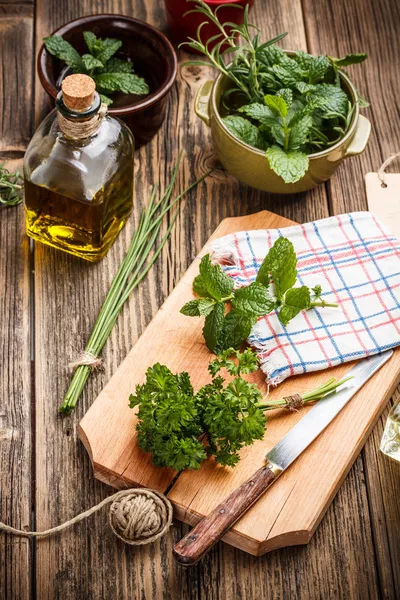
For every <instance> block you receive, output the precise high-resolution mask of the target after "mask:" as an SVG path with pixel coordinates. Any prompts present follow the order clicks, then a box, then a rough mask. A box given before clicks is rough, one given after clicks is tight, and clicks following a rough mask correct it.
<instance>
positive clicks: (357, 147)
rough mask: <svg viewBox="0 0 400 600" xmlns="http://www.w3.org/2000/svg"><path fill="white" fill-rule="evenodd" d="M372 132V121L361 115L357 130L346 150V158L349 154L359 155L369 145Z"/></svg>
mask: <svg viewBox="0 0 400 600" xmlns="http://www.w3.org/2000/svg"><path fill="white" fill-rule="evenodd" d="M370 134H371V123H370V121H368V119H366V118H365V117H363V116H362V115H360V116H359V117H358V122H357V127H356V132H355V134H354V137H353V139H352V140H351V142H350V145H349V146H348V148H347V150H346V152H345V155H344V158H348V157H349V156H357V155H358V154H361V153H362V152H364V150H365V148H366V147H367V144H368V140H369V136H370Z"/></svg>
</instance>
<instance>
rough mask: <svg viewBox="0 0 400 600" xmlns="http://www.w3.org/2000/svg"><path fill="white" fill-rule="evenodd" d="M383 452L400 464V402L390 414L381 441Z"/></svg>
mask: <svg viewBox="0 0 400 600" xmlns="http://www.w3.org/2000/svg"><path fill="white" fill-rule="evenodd" d="M381 451H382V452H383V453H384V454H386V455H387V456H390V458H393V459H394V460H397V461H399V462H400V402H398V403H397V404H395V406H393V408H392V410H391V411H390V413H389V416H388V419H387V422H386V427H385V431H384V432H383V437H382V441H381Z"/></svg>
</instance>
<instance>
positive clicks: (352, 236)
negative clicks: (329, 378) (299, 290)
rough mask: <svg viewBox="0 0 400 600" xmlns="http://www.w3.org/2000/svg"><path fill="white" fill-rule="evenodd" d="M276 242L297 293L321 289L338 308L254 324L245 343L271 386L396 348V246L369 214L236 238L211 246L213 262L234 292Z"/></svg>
mask: <svg viewBox="0 0 400 600" xmlns="http://www.w3.org/2000/svg"><path fill="white" fill-rule="evenodd" d="M280 236H285V237H287V238H288V239H289V240H291V241H292V243H293V245H294V248H295V250H296V253H297V257H298V265H297V268H298V283H299V285H308V286H309V287H310V288H312V287H314V286H315V285H317V284H320V285H321V286H322V290H323V294H322V298H323V299H324V300H326V301H327V302H336V303H338V304H339V308H326V307H325V308H314V309H312V310H308V311H303V312H302V313H300V314H299V315H297V316H296V317H295V318H294V319H293V320H292V321H290V323H289V324H288V325H287V327H284V326H283V325H282V323H281V322H280V321H279V319H278V317H277V315H276V314H275V313H271V314H270V315H268V316H266V317H262V318H261V319H260V320H259V321H258V323H257V324H256V325H255V327H254V328H253V331H252V332H251V336H250V338H249V342H250V344H251V345H252V346H253V347H254V348H255V349H256V350H257V352H258V355H259V359H260V363H261V368H262V369H263V371H264V372H265V373H266V375H267V377H268V381H269V382H270V383H272V384H277V383H279V382H280V381H282V380H283V379H286V377H289V376H291V375H296V374H299V373H307V372H309V371H317V370H320V369H327V368H328V367H332V366H334V365H337V364H339V363H343V362H346V361H350V360H354V359H357V358H362V357H364V356H368V355H370V354H376V353H378V352H382V351H383V350H386V349H388V348H393V347H394V346H397V345H399V344H400V304H399V303H400V244H399V242H398V241H397V240H396V238H394V237H393V236H392V235H391V234H390V233H389V232H388V231H387V230H386V228H385V227H384V226H383V225H382V224H381V223H380V222H379V220H378V219H377V217H376V216H375V215H374V214H373V213H369V212H356V213H350V214H345V215H339V216H336V217H329V218H328V219H322V220H320V221H314V222H312V223H306V224H305V225H295V226H293V227H286V228H283V229H262V230H258V231H242V232H240V233H235V234H233V235H228V236H225V237H223V238H220V239H219V240H216V241H215V242H214V244H213V250H214V254H213V258H215V259H216V260H219V261H220V262H221V266H222V267H223V269H224V270H225V272H226V273H227V274H228V275H230V276H231V277H232V278H233V279H234V280H235V284H236V286H237V287H240V286H243V285H248V284H249V283H251V282H252V281H254V280H255V278H256V275H257V271H258V269H259V268H260V265H261V263H262V261H263V259H264V257H265V256H266V254H267V252H268V249H269V248H270V247H271V246H272V244H273V243H274V241H275V240H276V239H277V238H278V237H280Z"/></svg>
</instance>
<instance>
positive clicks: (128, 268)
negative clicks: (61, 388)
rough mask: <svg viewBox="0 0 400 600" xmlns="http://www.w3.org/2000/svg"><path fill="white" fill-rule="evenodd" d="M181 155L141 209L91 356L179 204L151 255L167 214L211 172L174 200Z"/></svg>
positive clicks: (84, 371) (84, 372) (75, 380)
mask: <svg viewBox="0 0 400 600" xmlns="http://www.w3.org/2000/svg"><path fill="white" fill-rule="evenodd" d="M181 157H182V152H181V153H180V154H179V156H178V161H177V164H176V166H175V168H174V171H173V173H172V177H171V181H170V183H169V185H168V187H167V189H166V191H165V193H164V194H163V196H162V197H161V199H160V200H159V201H158V202H156V195H157V189H158V188H157V185H155V186H154V187H153V190H152V193H151V197H150V201H149V204H148V206H147V207H146V208H144V209H143V210H142V214H141V217H140V221H139V226H138V228H137V230H136V231H135V233H134V235H133V238H132V241H131V244H130V246H129V249H128V252H127V253H126V256H125V258H124V260H123V261H122V263H121V266H120V267H119V269H118V271H117V274H116V275H115V277H114V279H113V282H112V284H111V287H110V290H109V292H108V294H107V296H106V299H105V301H104V304H103V306H102V308H101V310H100V312H99V315H98V317H97V320H96V323H95V325H94V328H93V331H92V334H91V336H90V338H89V341H88V343H87V345H86V347H85V353H87V355H88V356H92V357H93V358H96V357H98V356H99V354H100V353H101V351H102V349H103V347H104V344H105V343H106V341H107V338H108V336H109V335H110V333H111V331H112V328H113V327H114V325H115V322H116V320H117V318H118V315H119V313H120V311H121V309H122V307H123V305H124V303H125V302H126V300H127V299H128V298H129V296H130V294H131V292H132V291H133V290H134V289H135V288H136V287H137V286H138V285H139V283H140V282H141V281H142V279H143V278H144V277H145V276H146V274H147V273H148V271H149V270H150V268H151V266H152V265H153V264H154V262H155V261H156V260H157V258H158V256H159V254H160V252H161V250H162V249H163V247H164V246H165V244H166V242H167V240H168V238H169V235H170V233H171V230H172V227H173V226H174V223H175V221H176V218H177V216H178V210H179V206H177V209H176V211H175V213H174V215H173V217H172V218H171V221H170V224H169V226H168V229H167V232H166V234H165V235H164V237H163V238H162V240H161V242H160V244H159V246H158V247H157V249H156V250H155V252H154V253H153V254H152V255H151V256H150V253H151V250H152V248H153V246H154V243H155V241H156V239H157V236H158V234H159V232H160V229H161V225H162V222H163V218H164V216H165V215H166V214H167V213H168V212H170V211H171V209H172V208H173V207H174V206H175V205H179V201H180V200H181V198H182V197H183V196H184V195H185V194H186V193H187V192H188V191H189V190H191V189H192V188H194V187H195V186H196V185H197V184H198V183H200V182H201V181H203V179H205V178H206V177H207V175H209V173H210V172H211V171H209V172H208V173H206V174H205V175H203V177H200V179H198V180H197V181H195V182H194V183H192V185H190V186H189V187H187V188H186V189H185V190H184V191H183V192H182V193H181V194H179V196H177V197H176V198H175V199H173V200H171V196H172V191H173V188H174V184H175V180H176V176H177V174H178V170H179V165H180V161H181ZM90 372H91V366H90V365H88V364H80V365H78V366H77V368H76V370H75V373H74V375H73V377H72V380H71V383H70V386H69V388H68V390H67V393H66V395H65V398H64V402H63V403H62V405H61V407H60V412H62V413H69V412H71V411H72V410H73V409H74V408H75V406H76V404H77V402H78V399H79V397H80V395H81V393H82V391H83V388H84V387H85V384H86V381H87V380H88V378H89V375H90Z"/></svg>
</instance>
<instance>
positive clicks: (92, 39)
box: [83, 31, 97, 54]
mask: <svg viewBox="0 0 400 600" xmlns="http://www.w3.org/2000/svg"><path fill="white" fill-rule="evenodd" d="M83 39H84V40H85V44H86V46H87V47H88V50H89V52H90V54H94V52H95V46H96V42H97V36H95V34H94V33H92V32H91V31H84V32H83Z"/></svg>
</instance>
